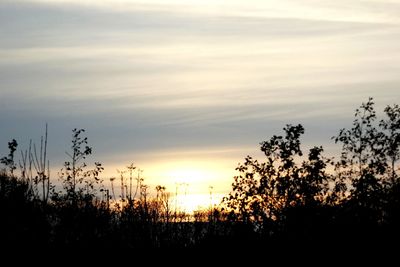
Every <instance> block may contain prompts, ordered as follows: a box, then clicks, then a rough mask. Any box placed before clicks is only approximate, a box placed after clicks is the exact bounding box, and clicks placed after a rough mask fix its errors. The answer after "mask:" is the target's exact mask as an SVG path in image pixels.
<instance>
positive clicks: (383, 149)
mask: <svg viewBox="0 0 400 267" xmlns="http://www.w3.org/2000/svg"><path fill="white" fill-rule="evenodd" d="M383 115H384V118H383V119H380V120H379V119H378V116H377V114H376V111H375V109H374V102H373V99H372V98H370V99H368V101H367V102H365V103H362V104H361V106H360V107H359V108H358V109H356V111H355V114H354V121H353V124H352V126H351V128H349V129H341V130H339V132H338V134H337V135H336V136H334V137H332V139H333V140H334V142H335V143H336V144H338V145H340V146H341V153H340V155H339V157H338V158H328V157H325V156H324V155H323V153H324V149H323V147H322V146H314V147H312V148H311V149H309V150H308V151H307V153H304V152H303V149H302V147H301V137H302V135H303V134H304V133H305V129H304V127H303V126H302V125H300V124H299V125H290V124H288V125H286V126H285V127H284V128H283V134H282V135H274V136H272V137H271V138H270V139H269V140H266V141H263V142H261V143H260V150H261V152H262V153H263V155H264V157H263V159H256V158H254V157H251V156H247V157H246V158H245V159H244V162H243V163H240V164H239V165H238V167H237V168H236V170H237V171H238V175H237V176H235V177H234V179H233V183H232V189H231V192H230V193H229V194H228V195H227V196H226V197H225V198H224V200H223V202H222V203H221V205H219V206H213V205H212V204H211V200H212V189H213V188H212V187H211V186H210V188H209V189H210V207H209V209H208V210H198V211H194V212H193V213H190V214H189V213H186V212H184V211H181V210H179V209H177V205H176V200H175V201H174V199H173V197H174V195H172V194H171V193H170V192H168V190H167V188H166V187H165V186H163V185H157V186H156V187H155V188H150V187H149V186H147V185H146V183H145V179H144V176H143V174H142V172H143V171H142V170H141V169H140V168H138V167H137V166H135V165H134V164H133V163H131V164H130V165H128V166H127V167H126V169H125V170H120V171H118V173H119V178H118V179H117V178H115V177H111V178H110V179H109V182H110V184H109V185H104V184H103V180H102V179H100V177H99V175H100V173H101V172H102V171H103V167H102V164H101V163H98V162H95V163H94V167H93V168H91V169H90V168H89V167H88V165H87V163H86V160H87V159H88V157H89V156H91V155H92V152H93V149H92V147H90V146H89V144H88V138H87V137H85V136H84V133H85V130H84V129H73V130H72V140H71V150H70V151H69V152H66V154H67V157H68V158H67V161H65V163H64V166H63V168H62V169H61V171H60V172H59V179H60V182H61V188H59V187H57V186H56V183H52V181H51V180H50V167H49V165H50V162H49V160H48V159H47V138H48V137H47V136H48V134H47V132H48V131H47V125H46V130H45V135H44V137H43V136H42V137H41V140H40V150H37V149H36V145H35V144H34V143H33V142H32V141H30V143H29V148H28V149H27V150H25V151H23V150H21V159H20V160H19V161H18V162H19V164H16V161H15V153H16V151H17V146H18V144H17V141H16V140H14V139H13V140H11V141H10V142H9V143H8V148H9V154H8V155H7V156H5V157H2V158H1V159H0V163H1V164H2V165H3V166H4V167H3V169H2V170H1V172H0V213H1V215H2V220H0V235H1V236H2V240H3V242H5V243H7V244H9V247H11V248H18V249H28V250H29V249H32V248H35V247H39V248H41V249H46V248H57V249H63V248H73V249H78V248H81V249H88V248H90V249H93V248H101V249H111V248H112V249H132V250H135V251H137V249H148V248H221V247H224V248H235V247H236V248H237V247H238V246H240V245H242V246H250V247H267V246H268V247H279V246H280V245H282V244H286V245H288V244H292V246H298V245H299V244H314V245H317V246H318V245H320V244H325V245H327V244H336V243H339V244H341V246H344V245H345V244H353V245H354V244H358V245H362V244H364V245H367V244H368V245H372V244H375V245H376V244H380V245H382V244H390V242H392V241H396V240H398V238H400V231H399V229H400V228H399V225H400V179H399V171H400V168H399V160H400V107H399V106H398V105H393V106H387V107H386V108H385V109H384V111H383ZM18 167H19V169H20V172H21V174H20V175H19V176H18V175H17V174H16V170H17V169H18ZM118 183H119V186H118ZM118 188H120V189H119V195H117V194H116V192H115V189H118ZM152 189H154V190H155V192H154V194H151V192H150V191H151V190H152ZM110 190H111V191H110ZM176 191H177V190H176ZM117 193H118V192H117ZM176 195H177V192H176ZM176 195H175V197H177V196H176ZM174 202H175V205H174Z"/></svg>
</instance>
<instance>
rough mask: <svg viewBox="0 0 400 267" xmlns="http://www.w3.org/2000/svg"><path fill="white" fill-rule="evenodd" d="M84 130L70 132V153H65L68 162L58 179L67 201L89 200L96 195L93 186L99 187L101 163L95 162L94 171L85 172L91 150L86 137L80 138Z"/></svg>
mask: <svg viewBox="0 0 400 267" xmlns="http://www.w3.org/2000/svg"><path fill="white" fill-rule="evenodd" d="M84 132H85V130H84V129H79V130H78V129H76V128H75V129H73V130H72V145H71V150H72V152H66V154H67V155H68V157H69V158H70V161H66V162H65V163H64V168H62V169H61V172H60V178H61V180H62V183H63V187H64V189H65V191H66V197H67V199H69V200H72V201H76V200H77V199H78V198H81V197H84V198H86V199H88V200H91V199H92V198H93V197H94V196H95V193H96V188H95V185H100V184H101V183H102V180H101V179H100V178H99V174H100V173H101V172H102V171H103V169H104V168H103V167H102V165H101V163H99V162H95V163H94V164H95V166H94V169H91V170H86V167H87V164H86V162H85V159H86V157H87V156H89V155H91V154H92V148H91V147H90V146H88V139H87V137H82V133H84Z"/></svg>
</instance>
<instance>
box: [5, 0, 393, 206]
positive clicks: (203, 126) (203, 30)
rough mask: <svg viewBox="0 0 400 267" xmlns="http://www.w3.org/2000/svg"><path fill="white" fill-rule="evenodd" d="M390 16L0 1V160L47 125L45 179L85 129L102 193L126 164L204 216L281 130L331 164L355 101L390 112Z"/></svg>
mask: <svg viewBox="0 0 400 267" xmlns="http://www.w3.org/2000/svg"><path fill="white" fill-rule="evenodd" d="M399 14H400V2H399V1H398V0H390V1H388V0H330V1H328V0H291V1H290V0H231V1H222V0H213V1H211V0H210V1H207V0H201V1H200V0H199V1H197V0H142V1H136V0H59V1H57V0H31V1H28V0H26V1H22V0H9V1H8V0H0V36H1V37H0V113H1V116H0V124H1V131H0V156H5V155H6V154H7V153H8V149H7V142H8V141H9V140H11V139H12V138H15V139H17V141H18V142H19V144H20V146H19V148H23V149H26V148H27V145H28V143H29V139H31V138H32V139H33V141H35V142H36V143H38V142H39V140H40V135H42V134H43V131H44V127H45V123H46V122H47V123H48V124H49V158H50V159H51V167H52V178H53V179H54V180H56V179H57V171H58V170H59V169H60V168H61V167H62V164H63V162H64V161H65V160H66V159H67V158H66V155H65V151H66V150H68V148H69V146H70V140H71V130H72V129H73V128H85V129H86V134H87V136H88V138H89V144H90V145H91V146H93V148H94V154H93V157H92V159H94V160H96V161H100V162H102V163H103V165H104V167H105V173H104V174H103V178H105V183H106V185H108V184H109V180H108V178H109V177H111V176H118V173H117V171H116V170H117V169H123V168H124V167H125V166H127V165H129V164H130V163H131V162H133V163H134V164H135V165H136V166H138V167H140V168H141V169H143V170H144V172H143V175H144V177H145V179H146V180H145V181H146V183H148V184H149V185H150V186H151V187H152V188H154V186H155V185H157V184H163V185H166V186H167V189H168V190H169V191H171V192H175V191H176V189H177V185H178V184H181V185H183V184H188V186H180V188H179V189H178V190H180V193H181V194H183V191H184V190H186V194H187V195H190V196H191V198H190V199H191V200H190V201H189V200H188V199H189V197H188V198H187V199H186V200H187V202H190V203H191V204H190V205H192V206H195V205H200V204H201V205H207V204H208V203H209V202H208V201H209V186H213V195H214V198H215V199H219V198H220V197H221V196H222V195H223V194H226V193H227V192H228V191H229V189H230V184H231V182H232V177H233V175H235V167H236V166H237V164H238V163H239V162H241V161H242V160H243V158H244V157H245V156H246V155H248V154H251V155H256V156H259V155H260V153H259V152H258V149H259V142H261V141H263V140H267V139H269V137H270V136H272V135H273V134H280V133H281V129H282V128H283V127H284V126H285V124H287V123H292V124H295V123H296V124H297V123H302V124H303V125H304V127H305V129H306V134H305V136H304V138H303V140H304V141H303V144H304V148H308V147H310V146H311V145H323V146H324V147H325V150H326V152H327V153H328V154H332V155H333V154H335V151H337V149H338V147H337V146H336V145H335V144H334V143H333V142H332V141H331V140H330V137H331V136H333V135H335V134H336V133H337V131H338V130H339V129H340V128H342V127H347V126H349V125H350V124H351V122H352V116H353V111H354V109H355V108H356V107H357V106H359V105H360V104H361V102H363V101H366V100H367V98H368V97H369V96H371V97H374V99H375V102H376V104H377V105H376V107H377V109H378V110H382V108H383V107H384V106H385V105H387V104H393V103H399V102H400V101H399V100H400V15H399ZM18 155H19V154H18ZM182 201H183V200H182Z"/></svg>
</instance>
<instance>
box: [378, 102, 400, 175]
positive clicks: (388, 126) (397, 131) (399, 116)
mask: <svg viewBox="0 0 400 267" xmlns="http://www.w3.org/2000/svg"><path fill="white" fill-rule="evenodd" d="M384 112H385V114H386V117H387V118H386V120H381V121H380V123H379V126H380V127H381V128H382V130H383V131H384V141H385V142H384V149H385V154H386V156H387V157H388V160H389V166H390V171H391V174H390V178H391V181H392V183H393V182H395V180H396V178H397V177H398V176H397V174H396V168H395V164H396V162H397V161H398V160H399V159H400V107H399V105H393V106H387V107H386V108H385V110H384Z"/></svg>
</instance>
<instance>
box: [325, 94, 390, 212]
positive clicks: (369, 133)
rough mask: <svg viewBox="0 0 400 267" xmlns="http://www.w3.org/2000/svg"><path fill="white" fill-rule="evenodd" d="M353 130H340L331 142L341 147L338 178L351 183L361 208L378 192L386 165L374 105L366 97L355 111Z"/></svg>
mask: <svg viewBox="0 0 400 267" xmlns="http://www.w3.org/2000/svg"><path fill="white" fill-rule="evenodd" d="M354 117H355V119H354V121H353V127H352V128H350V129H345V128H343V129H341V130H340V131H339V134H338V135H337V136H336V137H335V136H334V137H333V139H334V140H335V143H341V144H342V154H341V159H340V162H339V164H338V165H337V167H338V168H341V172H340V175H342V176H344V178H345V179H346V180H347V181H348V182H349V184H351V186H352V187H351V188H350V193H351V197H352V198H353V199H355V200H357V202H358V203H359V204H361V205H364V204H366V203H367V202H370V201H369V200H370V197H371V194H373V193H376V192H378V191H379V190H380V189H381V179H380V178H381V176H382V175H383V174H384V172H385V170H386V167H387V163H386V160H385V154H384V152H385V147H386V145H385V139H384V138H383V137H384V136H383V134H382V132H380V131H379V130H378V128H377V127H376V125H375V124H374V122H375V120H376V118H377V117H376V112H375V109H374V102H373V99H372V98H369V99H368V101H367V102H366V103H362V104H361V106H360V107H359V108H358V109H356V111H355V114H354Z"/></svg>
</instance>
